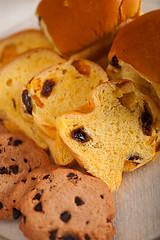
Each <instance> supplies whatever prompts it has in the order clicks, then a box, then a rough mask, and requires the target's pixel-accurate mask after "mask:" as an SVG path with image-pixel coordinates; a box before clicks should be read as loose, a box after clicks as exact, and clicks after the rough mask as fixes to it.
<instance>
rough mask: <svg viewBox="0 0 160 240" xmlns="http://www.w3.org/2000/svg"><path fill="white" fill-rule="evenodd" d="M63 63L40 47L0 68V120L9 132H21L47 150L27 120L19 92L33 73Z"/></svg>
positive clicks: (47, 50)
mask: <svg viewBox="0 0 160 240" xmlns="http://www.w3.org/2000/svg"><path fill="white" fill-rule="evenodd" d="M63 61H64V59H63V58H61V57H60V56H58V55H57V54H56V53H55V52H54V51H53V50H51V49H47V48H39V49H33V50H30V51H28V52H26V53H24V54H22V55H19V56H17V57H16V58H15V59H14V60H13V61H11V62H9V63H8V64H5V65H4V66H3V67H2V68H1V69H0V79H1V85H0V96H1V97H0V118H1V119H2V120H3V123H4V125H5V126H6V127H7V129H8V130H10V131H12V132H22V133H24V134H25V135H27V136H28V137H30V138H31V139H33V140H34V141H35V142H36V143H37V145H39V146H41V147H43V148H47V144H46V142H45V141H44V140H43V138H42V136H41V133H38V132H37V131H36V128H35V127H34V123H33V120H32V117H31V116H29V117H28V114H26V112H24V111H23V108H22V106H21V105H22V104H21V98H22V92H23V89H24V87H25V85H26V84H27V83H28V81H29V80H30V79H31V78H32V77H33V76H34V75H35V74H36V73H38V72H40V71H41V70H43V69H44V68H46V67H49V66H51V65H53V64H57V63H60V62H63ZM24 98H25V100H26V101H28V104H29V102H30V97H29V96H28V95H25V96H24Z"/></svg>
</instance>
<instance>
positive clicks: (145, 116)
mask: <svg viewBox="0 0 160 240" xmlns="http://www.w3.org/2000/svg"><path fill="white" fill-rule="evenodd" d="M141 119H142V130H143V133H144V134H146V135H147V136H151V125H152V122H153V119H152V115H151V114H150V113H149V111H148V110H147V108H146V107H144V112H143V113H142V116H141Z"/></svg>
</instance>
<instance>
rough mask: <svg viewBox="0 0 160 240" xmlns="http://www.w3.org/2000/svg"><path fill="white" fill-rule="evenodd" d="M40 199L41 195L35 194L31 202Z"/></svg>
mask: <svg viewBox="0 0 160 240" xmlns="http://www.w3.org/2000/svg"><path fill="white" fill-rule="evenodd" d="M40 199H41V194H40V193H37V194H36V195H35V196H34V198H33V200H40Z"/></svg>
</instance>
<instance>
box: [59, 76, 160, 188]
mask: <svg viewBox="0 0 160 240" xmlns="http://www.w3.org/2000/svg"><path fill="white" fill-rule="evenodd" d="M150 101H151V100H150V99H149V100H148V98H146V97H145V96H144V95H143V94H141V93H140V92H139V91H138V90H137V89H136V88H135V87H134V85H133V84H132V82H130V81H118V82H117V83H116V82H115V83H114V82H113V83H111V82H110V83H105V84H102V85H101V86H99V87H97V88H96V90H94V91H93V92H92V94H91V96H90V99H89V102H90V105H91V106H92V107H93V106H94V110H93V111H92V112H89V113H79V112H69V113H66V114H62V115H61V116H60V117H59V118H58V119H57V125H56V126H57V129H58V133H59V134H60V136H61V138H62V139H63V141H64V142H65V144H66V145H67V146H68V147H69V148H70V150H71V151H72V152H73V154H74V155H75V158H76V160H77V161H78V163H79V164H80V165H82V166H83V167H84V168H85V169H87V171H88V172H89V173H91V174H93V175H95V176H97V177H99V178H101V179H103V180H104V181H105V182H106V183H107V184H108V185H109V186H110V188H111V190H112V191H114V190H115V189H117V188H118V186H119V185H120V182H121V173H122V171H123V168H124V162H125V160H129V161H131V162H134V163H136V165H137V167H138V166H141V165H143V164H144V163H146V162H147V161H149V160H151V159H153V157H154V156H155V154H156V153H155V152H156V148H157V144H158V141H159V126H160V125H159V123H158V120H159V112H158V110H157V108H156V106H154V104H152V103H148V102H150ZM151 106H152V108H151ZM157 123H158V125H157ZM155 126H156V127H155Z"/></svg>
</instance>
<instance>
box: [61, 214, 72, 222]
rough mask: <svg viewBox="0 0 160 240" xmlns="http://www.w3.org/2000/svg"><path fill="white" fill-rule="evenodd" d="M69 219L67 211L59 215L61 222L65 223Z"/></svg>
mask: <svg viewBox="0 0 160 240" xmlns="http://www.w3.org/2000/svg"><path fill="white" fill-rule="evenodd" d="M70 218H71V214H70V213H69V212H68V211H66V212H64V213H62V214H61V220H62V221H63V222H65V223H67V222H68V221H69V220H70Z"/></svg>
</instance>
